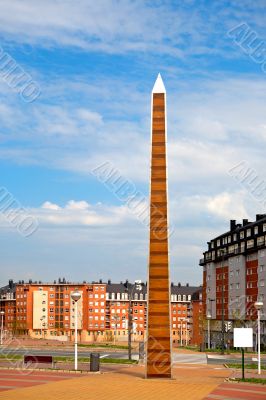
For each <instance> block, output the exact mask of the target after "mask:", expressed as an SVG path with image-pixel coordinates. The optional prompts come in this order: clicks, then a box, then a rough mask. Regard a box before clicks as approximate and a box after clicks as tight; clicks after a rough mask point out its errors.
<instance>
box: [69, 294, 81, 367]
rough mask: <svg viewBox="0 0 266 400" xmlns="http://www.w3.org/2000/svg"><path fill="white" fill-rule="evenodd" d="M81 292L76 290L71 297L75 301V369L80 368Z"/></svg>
mask: <svg viewBox="0 0 266 400" xmlns="http://www.w3.org/2000/svg"><path fill="white" fill-rule="evenodd" d="M80 298H81V294H80V293H79V292H78V291H76V292H73V293H72V294H71V299H72V300H73V301H74V302H75V370H77V369H78V301H79V299H80Z"/></svg>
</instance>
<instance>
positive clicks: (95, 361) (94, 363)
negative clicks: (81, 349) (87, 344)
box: [90, 353, 100, 372]
mask: <svg viewBox="0 0 266 400" xmlns="http://www.w3.org/2000/svg"><path fill="white" fill-rule="evenodd" d="M90 371H91V372H97V371H100V354H99V353H91V355H90Z"/></svg>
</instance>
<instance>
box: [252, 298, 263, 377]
mask: <svg viewBox="0 0 266 400" xmlns="http://www.w3.org/2000/svg"><path fill="white" fill-rule="evenodd" d="M254 306H255V308H256V310H257V311H258V374H259V375H260V374H261V365H260V312H261V309H262V308H263V302H262V301H256V302H255V304H254Z"/></svg>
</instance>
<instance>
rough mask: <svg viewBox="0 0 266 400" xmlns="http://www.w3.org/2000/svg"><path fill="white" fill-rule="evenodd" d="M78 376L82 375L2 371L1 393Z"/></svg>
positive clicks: (0, 372) (0, 378)
mask: <svg viewBox="0 0 266 400" xmlns="http://www.w3.org/2000/svg"><path fill="white" fill-rule="evenodd" d="M27 372H29V371H27ZM77 376H81V375H80V374H78V375H77V374H75V373H74V374H73V373H65V372H49V371H31V373H30V374H29V373H27V374H25V373H23V371H20V370H8V369H6V370H5V369H0V392H2V391H4V390H11V389H18V388H23V387H24V388H25V387H29V386H35V385H43V384H45V383H48V382H56V381H60V380H68V379H71V378H77Z"/></svg>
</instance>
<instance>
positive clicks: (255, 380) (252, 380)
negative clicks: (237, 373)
mask: <svg viewBox="0 0 266 400" xmlns="http://www.w3.org/2000/svg"><path fill="white" fill-rule="evenodd" d="M230 380H231V381H237V382H249V383H260V384H261V385H266V379H263V378H245V379H241V378H234V379H230Z"/></svg>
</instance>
